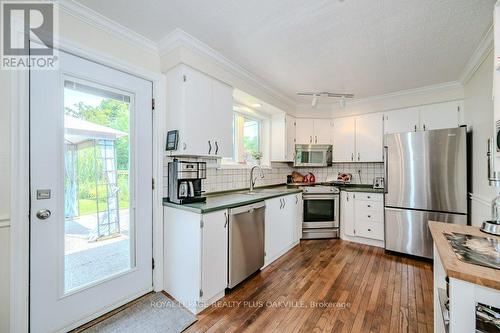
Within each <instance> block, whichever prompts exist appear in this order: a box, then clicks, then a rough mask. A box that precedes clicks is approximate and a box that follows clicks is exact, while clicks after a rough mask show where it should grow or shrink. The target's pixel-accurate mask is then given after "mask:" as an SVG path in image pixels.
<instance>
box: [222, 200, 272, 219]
mask: <svg viewBox="0 0 500 333" xmlns="http://www.w3.org/2000/svg"><path fill="white" fill-rule="evenodd" d="M264 207H266V203H265V202H264V201H262V202H257V203H254V204H251V205H246V206H241V207H235V208H231V209H229V216H232V215H238V214H244V213H252V212H253V211H254V210H256V209H259V208H264Z"/></svg>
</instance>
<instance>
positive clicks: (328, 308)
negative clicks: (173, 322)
mask: <svg viewBox="0 0 500 333" xmlns="http://www.w3.org/2000/svg"><path fill="white" fill-rule="evenodd" d="M198 319H199V320H198V322H196V323H195V324H193V325H192V326H191V327H189V328H188V329H187V330H186V332H207V331H208V332H241V331H260V332H273V331H274V332H419V333H420V332H433V297H432V265H431V264H430V263H428V262H424V261H419V260H415V259H410V258H406V257H400V256H397V255H393V254H388V253H385V251H384V249H380V248H376V247H371V246H366V245H360V244H355V243H349V242H345V241H341V240H308V241H302V242H301V244H300V245H299V246H297V247H295V248H294V249H292V250H291V251H290V252H289V253H287V254H286V255H285V256H283V257H281V258H280V259H279V260H278V261H276V262H274V263H273V264H272V265H270V266H269V267H267V268H266V269H264V270H263V271H261V272H260V273H258V274H256V275H255V276H253V277H251V278H250V279H249V280H247V281H246V282H244V283H242V284H241V285H240V286H238V287H237V288H236V289H235V290H233V291H232V292H231V293H230V294H228V295H226V296H225V297H224V298H223V299H222V300H220V301H219V302H218V303H216V304H215V305H214V306H212V307H209V308H208V309H206V310H205V311H203V312H202V313H200V314H199V315H198Z"/></svg>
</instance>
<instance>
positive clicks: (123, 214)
mask: <svg viewBox="0 0 500 333" xmlns="http://www.w3.org/2000/svg"><path fill="white" fill-rule="evenodd" d="M96 225H97V216H96V214H90V215H83V216H80V217H77V218H74V219H72V220H66V223H65V256H64V271H65V272H64V273H65V279H64V282H65V283H64V284H65V291H70V290H73V289H76V288H79V287H82V286H84V285H87V284H90V283H93V282H96V281H99V280H102V279H105V278H107V277H109V276H111V275H114V274H117V273H120V272H123V271H127V270H128V269H130V268H131V250H130V245H131V243H130V237H129V230H130V223H129V210H128V209H122V210H120V227H121V233H120V235H119V236H117V237H113V238H109V239H104V240H99V241H95V242H89V241H88V239H89V236H90V235H91V234H92V232H93V231H94V229H95V228H96Z"/></svg>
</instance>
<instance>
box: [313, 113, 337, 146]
mask: <svg viewBox="0 0 500 333" xmlns="http://www.w3.org/2000/svg"><path fill="white" fill-rule="evenodd" d="M313 124H314V137H313V143H315V144H321V145H331V144H332V120H331V119H314V120H313Z"/></svg>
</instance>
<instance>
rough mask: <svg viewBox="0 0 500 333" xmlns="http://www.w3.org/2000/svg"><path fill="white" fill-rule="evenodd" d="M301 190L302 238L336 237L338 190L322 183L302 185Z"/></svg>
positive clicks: (338, 222) (337, 235)
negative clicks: (302, 205)
mask: <svg viewBox="0 0 500 333" xmlns="http://www.w3.org/2000/svg"><path fill="white" fill-rule="evenodd" d="M302 190H303V194H302V198H303V199H304V213H303V220H302V239H315V238H338V237H339V235H340V231H339V228H340V214H339V206H340V190H339V189H338V188H336V187H333V186H324V185H315V186H304V187H302Z"/></svg>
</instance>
